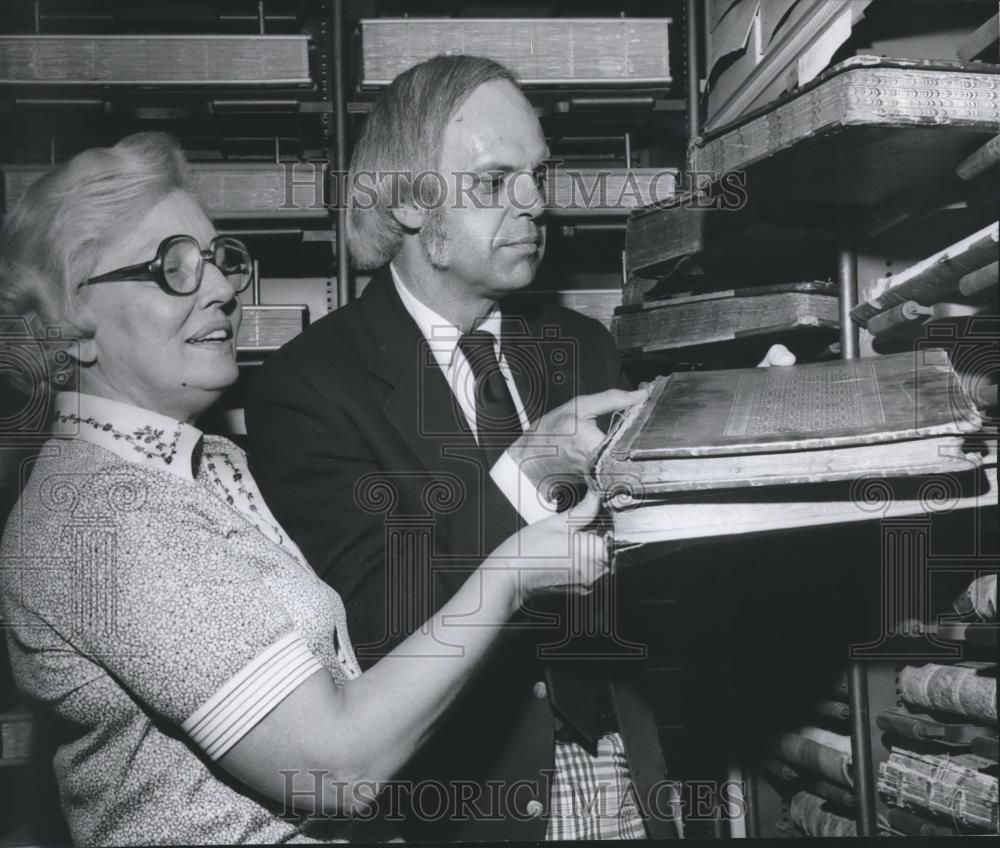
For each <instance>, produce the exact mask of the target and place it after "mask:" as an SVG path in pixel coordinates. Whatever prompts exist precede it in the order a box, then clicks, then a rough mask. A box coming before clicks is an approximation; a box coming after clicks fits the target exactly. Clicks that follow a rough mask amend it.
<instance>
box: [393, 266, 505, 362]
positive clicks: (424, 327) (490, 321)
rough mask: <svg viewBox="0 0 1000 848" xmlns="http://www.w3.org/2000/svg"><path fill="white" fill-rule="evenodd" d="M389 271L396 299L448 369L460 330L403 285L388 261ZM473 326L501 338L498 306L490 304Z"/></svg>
mask: <svg viewBox="0 0 1000 848" xmlns="http://www.w3.org/2000/svg"><path fill="white" fill-rule="evenodd" d="M389 271H390V272H391V273H392V282H393V284H394V285H395V286H396V292H397V293H398V294H399V299H400V300H401V301H403V306H404V307H405V308H406V311H407V312H409V313H410V317H411V318H413V320H414V321H415V322H416V325H417V328H418V329H419V330H420V333H421V335H422V336H423V337H424V338H425V339H426V340H427V344H428V346H429V347H430V349H431V353H433V354H434V359H435V360H436V361H437V364H438V365H439V366H440V367H441V369H442V370H444V371H448V369H449V368H451V367H452V366H453V364H454V362H453V359H454V356H455V351H456V349H457V348H458V340H459V338H461V336H462V331H461V330H459V329H458V327H456V326H455V325H454V324H452V323H451V322H450V321H449V320H448V319H447V318H442V317H441V316H440V315H438V314H437V312H435V311H434V310H433V309H431V308H430V307H429V306H428V305H427V304H425V303H424V302H423V301H421V300H418V299H417V296H416V295H415V294H413V292H411V291H410V290H409V289H408V288H407V287H406V284H405V283H404V282H403V281H402V279H401V278H400V276H399V273H398V272H397V271H396V267H395V266H394V265H393V264H392V263H391V262H390V263H389ZM476 329H477V330H484V331H485V332H487V333H489V334H490V335H492V336H493V337H494V338H495V339H498V340H499V339H500V338H501V335H500V329H501V313H500V307H499V306H494V307H493V309H492V311H491V312H490V313H489V315H487V316H486V317H485V318H484V319H483V320H482V322H481V323H480V324H479V325H478V326H477V327H476Z"/></svg>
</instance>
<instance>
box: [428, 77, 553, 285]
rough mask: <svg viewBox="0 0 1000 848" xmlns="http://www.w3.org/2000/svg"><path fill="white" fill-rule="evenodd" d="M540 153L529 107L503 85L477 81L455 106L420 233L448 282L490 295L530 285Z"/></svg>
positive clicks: (540, 228)
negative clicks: (439, 184)
mask: <svg viewBox="0 0 1000 848" xmlns="http://www.w3.org/2000/svg"><path fill="white" fill-rule="evenodd" d="M547 157H548V147H547V146H546V144H545V136H544V135H543V134H542V127H541V125H540V124H539V123H538V119H537V118H536V117H535V113H534V112H533V111H532V108H531V104H530V103H528V101H527V99H526V98H525V97H524V95H523V94H521V92H520V91H519V90H518V89H517V87H516V86H514V85H512V84H511V83H509V82H506V81H503V80H497V81H493V82H488V83H484V84H483V85H481V86H480V87H479V88H477V89H476V90H475V91H473V93H472V94H471V95H470V96H469V98H468V99H467V100H466V101H465V103H463V104H462V106H461V107H460V108H459V109H458V111H457V112H456V113H455V115H454V116H453V117H452V119H451V121H450V122H449V123H448V125H447V127H446V128H445V132H444V137H443V139H442V145H441V159H440V171H441V174H442V176H443V177H444V179H445V181H446V183H447V192H448V194H447V199H446V202H445V204H444V207H443V208H441V209H437V210H433V211H432V212H431V213H430V215H429V216H428V219H427V222H426V223H425V225H424V227H423V228H422V229H421V234H420V236H421V243H422V245H423V247H424V252H425V255H426V258H427V259H428V261H429V262H430V264H431V265H433V266H434V267H435V268H436V269H437V270H438V272H439V273H441V274H443V275H444V276H445V278H446V279H447V280H448V282H450V283H451V284H453V285H456V286H461V287H462V288H463V290H464V291H468V292H470V293H473V294H476V295H479V296H481V297H486V298H489V299H491V300H497V299H499V298H501V297H503V295H504V294H506V293H507V292H510V291H516V290H517V289H522V288H524V287H525V286H528V285H530V284H531V281H532V280H533V279H534V278H535V272H536V271H537V270H538V266H539V264H540V263H541V261H542V256H543V255H544V253H545V225H544V223H543V222H542V218H541V216H542V212H543V211H544V207H543V199H542V195H541V193H540V191H539V188H538V182H537V180H538V179H539V177H540V174H541V171H542V165H543V163H544V161H545V159H546V158H547ZM456 188H458V189H459V190H458V191H456Z"/></svg>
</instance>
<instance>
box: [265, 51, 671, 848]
mask: <svg viewBox="0 0 1000 848" xmlns="http://www.w3.org/2000/svg"><path fill="white" fill-rule="evenodd" d="M548 156H549V151H548V148H547V146H546V143H545V138H544V135H543V133H542V129H541V126H540V124H539V122H538V120H537V118H536V117H535V114H534V112H533V110H532V108H531V105H530V104H529V103H528V101H527V99H526V98H525V97H524V95H523V94H522V93H521V91H520V90H519V88H518V87H517V84H516V81H515V79H514V78H513V77H512V76H511V74H510V73H509V72H508V71H507V70H506V69H505V68H503V67H502V66H500V65H497V64H496V63H493V62H491V61H489V60H485V59H479V58H474V57H467V56H457V57H438V58H436V59H433V60H431V61H429V62H425V63H423V64H422V65H419V66H417V67H415V68H413V69H411V70H410V71H407V72H406V73H405V74H402V75H401V76H400V77H398V78H397V79H396V80H395V81H394V82H393V84H392V85H391V86H390V87H389V88H388V90H387V91H386V92H385V93H384V94H383V96H382V98H381V99H380V100H379V101H378V102H377V103H376V104H375V106H374V108H373V110H372V112H371V114H370V116H369V117H368V119H367V122H366V125H365V129H364V132H363V134H362V135H361V137H360V139H359V141H358V144H357V148H356V151H355V154H354V158H353V160H352V166H351V174H350V177H349V180H350V184H351V191H352V194H351V195H350V197H349V201H350V203H351V209H350V248H351V254H352V259H353V260H354V262H355V263H356V264H357V265H358V266H359V267H361V268H380V270H379V271H378V273H377V274H376V275H375V277H374V279H373V280H372V281H371V283H370V284H369V285H368V287H367V288H366V289H365V291H364V293H363V294H362V296H361V297H360V299H359V300H357V301H356V302H354V303H351V304H350V305H348V306H346V307H344V308H342V309H340V310H338V311H336V312H335V313H333V314H331V315H329V316H326V317H325V318H323V319H322V320H320V321H318V322H317V323H316V324H314V325H313V326H312V327H310V328H309V329H308V330H307V331H306V332H305V333H303V334H302V335H301V336H299V337H298V338H297V339H295V340H294V341H293V342H291V343H290V344H288V345H287V346H286V347H285V348H283V349H282V350H281V351H279V352H278V353H277V354H275V355H274V356H273V357H272V358H271V359H270V360H269V361H268V362H267V363H266V364H265V365H264V367H263V368H262V369H261V372H260V374H259V376H258V379H257V380H256V381H255V384H254V386H253V388H252V391H251V395H250V398H249V402H248V405H247V425H248V432H249V436H250V446H251V456H252V458H253V464H254V471H255V474H256V477H257V479H258V481H259V483H260V485H261V487H262V490H263V492H264V494H265V497H266V499H267V501H268V504H269V505H270V506H271V508H272V509H273V511H274V513H275V515H276V516H277V518H278V519H279V521H280V522H281V523H282V525H283V526H284V527H285V528H286V529H287V530H288V532H289V533H291V534H292V536H293V537H294V538H295V541H296V542H297V543H298V544H299V545H300V547H301V548H302V550H303V552H304V553H305V555H306V556H307V558H308V559H309V561H310V562H311V563H312V565H313V566H314V567H315V568H316V570H317V571H318V572H319V573H320V574H321V575H322V576H323V577H324V579H326V580H327V581H328V582H329V583H330V584H331V585H333V586H334V587H335V588H336V589H337V590H338V591H339V592H340V594H341V595H342V596H343V598H344V601H345V603H346V605H347V610H348V618H349V626H350V632H351V634H352V638H353V639H354V642H355V646H356V648H357V651H358V655H359V659H360V661H361V663H362V665H368V664H371V663H372V662H373V661H374V660H375V659H376V658H377V657H378V656H379V655H381V654H384V653H385V652H386V651H387V650H388V649H389V648H391V647H392V646H393V645H395V644H396V643H398V642H399V641H400V640H401V639H402V637H403V636H405V635H406V632H409V630H412V629H414V628H416V627H419V626H421V624H422V623H423V622H424V621H425V620H426V618H427V616H428V615H429V613H430V612H431V611H432V610H433V609H436V608H437V607H439V606H440V605H441V604H443V603H444V601H445V600H447V598H448V597H449V596H450V595H451V593H452V592H454V591H455V589H456V588H457V587H458V585H459V584H460V583H461V581H462V580H463V579H464V576H465V574H466V573H467V569H468V568H470V567H472V566H474V565H475V564H476V563H477V562H478V561H480V560H481V559H482V558H483V557H485V556H486V555H487V554H488V553H489V552H490V551H491V550H492V549H493V548H494V547H495V546H496V545H497V544H498V543H499V542H500V541H501V540H503V539H504V538H505V537H507V536H508V535H509V534H510V533H512V532H513V531H515V530H517V529H518V528H519V527H520V526H523V523H524V522H526V521H532V520H535V519H536V518H537V517H539V516H542V515H545V514H548V512H547V511H548V510H551V509H553V508H554V505H553V497H554V493H555V491H557V490H558V486H556V487H555V489H553V488H552V487H550V486H549V484H551V483H552V482H553V481H555V482H557V483H558V482H564V481H565V480H566V479H567V477H568V478H571V479H575V480H576V481H580V480H581V479H582V476H581V475H582V473H583V472H584V471H585V470H586V463H587V459H588V457H589V456H590V455H591V453H592V452H593V450H594V449H595V448H596V447H597V445H598V444H599V442H600V439H601V437H602V433H601V431H600V430H599V429H598V427H597V425H596V423H595V419H596V418H597V417H598V416H602V415H605V414H607V413H610V412H613V411H615V410H618V409H623V408H625V407H627V406H629V405H631V404H634V403H635V402H637V401H638V400H640V399H641V398H642V397H643V396H644V395H643V393H642V392H626V391H623V390H621V389H620V388H616V387H620V386H623V385H625V383H624V381H623V378H622V375H621V371H620V363H619V358H618V355H617V351H616V350H615V347H614V344H613V341H612V339H611V337H610V335H609V334H608V333H607V331H606V330H605V329H604V328H603V327H602V326H601V325H600V324H599V323H598V322H596V321H593V320H592V319H589V318H586V317H584V316H582V315H579V314H578V313H575V312H572V311H570V310H566V309H562V308H559V307H553V306H550V305H539V306H536V307H535V308H534V309H529V310H527V311H524V310H522V311H514V310H513V309H511V308H509V307H508V304H509V303H511V302H512V301H513V300H514V298H513V297H511V296H512V295H514V294H515V293H516V292H518V291H520V290H521V289H524V288H525V287H527V286H528V285H529V284H530V283H531V282H532V280H533V279H534V277H535V273H536V271H537V269H538V265H539V263H540V262H541V260H542V256H543V254H544V250H545V226H544V219H543V213H544V207H543V199H542V196H541V191H540V185H539V180H540V179H541V175H542V172H543V170H544V163H545V160H546V159H547V158H548ZM436 175H440V176H436ZM498 304H502V309H501V308H498ZM474 331H475V332H474ZM485 334H489V335H485ZM595 393H598V394H595ZM522 431H526V432H523V433H522ZM546 613H548V615H547V616H546ZM566 613H567V609H566V608H565V607H564V608H556V609H555V612H553V610H551V609H549V610H539V609H536V610H530V611H526V613H525V615H524V617H523V619H522V622H521V624H522V627H521V628H520V629H516V630H514V631H513V632H512V633H511V634H510V638H509V639H508V641H507V643H506V644H501V645H500V646H499V647H498V648H497V650H496V651H495V653H494V655H493V657H492V659H491V660H490V662H489V663H487V665H486V666H485V667H483V668H482V670H481V671H480V673H479V676H478V678H477V680H476V681H475V682H474V683H473V685H472V686H471V687H470V693H469V695H468V696H465V697H463V698H462V699H461V701H460V702H459V703H458V704H457V706H456V707H455V708H454V709H453V710H452V711H451V713H450V714H449V715H448V717H447V718H446V720H445V721H444V722H443V724H442V726H441V727H440V728H439V730H438V731H437V732H436V733H435V735H434V736H433V738H432V739H431V740H430V741H429V742H428V744H427V746H426V749H425V750H424V751H423V753H422V755H420V756H418V761H417V762H415V763H414V764H413V765H412V768H411V769H410V770H409V772H408V775H407V776H408V777H409V778H411V779H412V780H413V781H414V784H413V791H412V792H411V793H410V794H409V800H408V803H409V805H410V814H409V820H408V821H407V823H406V827H407V828H408V830H407V835H408V836H410V837H411V838H420V839H428V840H452V839H461V840H485V841H499V840H509V839H517V840H539V839H542V838H546V837H548V838H641V837H643V836H646V835H648V836H654V837H669V836H674V835H677V834H676V825H675V822H674V821H673V816H674V814H675V812H676V811H675V809H674V808H673V806H672V805H671V803H670V800H671V798H670V797H668V796H669V787H665V783H664V778H665V767H664V763H663V758H662V754H661V753H660V747H659V744H658V740H657V735H656V727H655V724H654V721H653V718H652V716H651V714H650V712H649V711H648V709H647V708H646V707H645V704H644V701H643V699H642V697H641V696H640V695H639V693H638V690H637V689H636V688H635V686H634V685H633V684H632V682H631V680H630V679H629V678H630V676H631V672H633V671H635V666H636V663H634V662H632V663H626V662H617V663H615V662H603V663H602V662H599V661H597V660H594V659H593V657H591V659H589V660H588V659H585V658H584V657H583V656H582V655H581V651H580V650H576V649H575V648H574V645H579V644H581V640H580V639H577V640H576V641H572V640H570V641H567V640H566V639H565V638H563V637H564V636H566V621H567V618H566ZM553 621H555V622H556V626H554V625H553V623H552V622H553ZM590 625H593V622H590ZM579 629H580V628H577V631H579ZM583 629H584V630H585V629H586V627H584V628H583ZM591 629H592V628H591ZM569 635H570V636H573V635H577V636H579V635H580V633H579V632H575V633H570V634H569ZM438 636H439V637H440V641H441V643H442V650H448V645H447V642H448V638H447V632H442V633H440V634H438ZM597 641H599V640H597ZM594 642H595V640H594V639H590V640H589V641H588V640H583V641H582V644H584V645H590V646H591V648H592V647H593V643H594ZM560 643H564V644H562V647H561V648H560V647H559V646H560ZM593 653H594V651H593V650H591V651H590V654H591V655H593ZM414 661H418V659H417V658H415V660H414ZM431 778H434V779H436V780H439V781H440V783H433V782H432V781H431ZM430 787H441V789H440V790H437V789H435V790H433V791H432V789H431V788H430ZM665 788H666V789H667V790H668V791H667V792H664V791H663V790H664V789H665ZM432 796H433V798H434V803H433V804H432V803H430V801H429V800H428V799H429V798H431V797H432ZM441 798H443V799H444V800H441ZM569 799H575V800H576V801H578V802H580V804H582V808H581V806H580V804H577V805H576V806H574V804H572V803H569V802H568V800H569ZM651 799H652V800H654V801H655V802H656V803H655V806H656V807H657V809H651V807H650V800H651ZM595 802H596V803H595Z"/></svg>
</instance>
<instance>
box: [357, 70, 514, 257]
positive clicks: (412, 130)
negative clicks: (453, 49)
mask: <svg viewBox="0 0 1000 848" xmlns="http://www.w3.org/2000/svg"><path fill="white" fill-rule="evenodd" d="M496 80H506V81H507V82H510V83H512V84H513V85H515V86H516V85H518V81H517V77H515V76H514V74H513V73H512V72H511V71H510V70H509V69H508V68H505V67H504V66H503V65H501V64H500V63H499V62H494V61H493V60H492V59H485V58H483V57H481V56H435V57H434V58H433V59H429V60H427V61H426V62H422V63H421V64H419V65H415V66H414V67H412V68H410V69H409V70H408V71H405V72H403V73H402V74H400V75H399V76H398V77H396V78H395V79H394V80H393V81H392V83H391V84H390V85H389V87H388V88H387V89H386V90H385V91H384V92H383V93H382V95H381V97H379V99H378V100H377V101H376V103H375V105H374V107H373V108H372V111H371V113H370V114H369V115H368V119H367V121H365V125H364V128H363V129H362V131H361V135H360V137H359V138H358V142H357V145H356V146H355V148H354V155H353V156H352V157H351V167H350V173H349V175H348V186H349V188H348V194H347V204H348V216H347V221H348V229H347V244H348V248H349V249H350V254H351V260H352V262H353V263H354V265H355V267H357V268H360V269H362V270H371V269H374V268H380V267H381V266H383V265H385V264H387V263H388V262H389V261H390V260H391V259H393V257H395V256H396V254H397V253H398V252H399V249H400V246H401V245H402V242H403V228H402V227H401V226H400V224H399V222H398V221H397V220H396V219H395V218H394V217H393V215H392V211H391V207H392V206H393V205H394V204H398V203H401V202H402V203H406V202H408V201H410V200H412V199H414V198H413V196H412V193H411V188H412V184H413V181H414V178H415V177H417V176H418V175H419V174H422V173H425V172H428V171H435V170H436V169H437V168H438V167H439V165H440V151H441V143H442V138H443V137H444V131H445V127H446V126H447V125H448V122H449V121H450V120H451V118H452V116H453V115H454V114H455V112H457V111H458V109H459V108H460V107H461V106H462V104H463V103H464V102H465V101H466V100H467V99H468V97H469V95H470V94H472V92H473V91H475V90H476V89H477V88H479V86H481V85H483V84H484V83H487V82H493V81H496ZM440 187H441V186H440V181H439V180H428V179H422V180H419V185H418V188H417V190H418V193H419V196H418V197H417V198H416V200H417V201H418V202H419V203H420V205H422V206H423V207H424V208H430V207H433V206H434V205H435V204H437V203H439V202H440V197H438V196H437V192H438V191H439V189H440Z"/></svg>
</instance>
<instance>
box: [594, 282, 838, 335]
mask: <svg viewBox="0 0 1000 848" xmlns="http://www.w3.org/2000/svg"><path fill="white" fill-rule="evenodd" d="M830 288H831V287H830V284H829V283H823V282H816V283H792V284H788V285H783V286H782V285H777V286H762V287H756V288H747V289H739V290H732V289H730V290H727V291H717V292H706V293H704V294H691V295H686V296H683V295H681V296H676V297H670V298H664V299H662V300H646V301H644V302H643V303H641V304H635V305H630V306H622V307H620V308H619V309H616V310H615V317H614V322H613V323H612V328H611V331H612V335H614V337H615V342H616V343H617V345H618V349H619V350H621V351H623V352H625V353H631V352H642V353H650V352H653V351H661V350H676V349H678V348H686V347H692V346H695V345H706V344H712V343H717V342H726V341H732V340H735V339H740V338H747V337H750V336H760V335H769V334H774V333H778V332H787V331H792V330H798V329H802V328H813V329H816V328H826V329H828V330H831V331H833V333H832V335H835V334H836V330H837V329H838V328H839V326H840V313H839V307H838V301H837V298H836V296H835V293H834V292H832V291H830ZM832 335H831V338H832Z"/></svg>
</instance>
